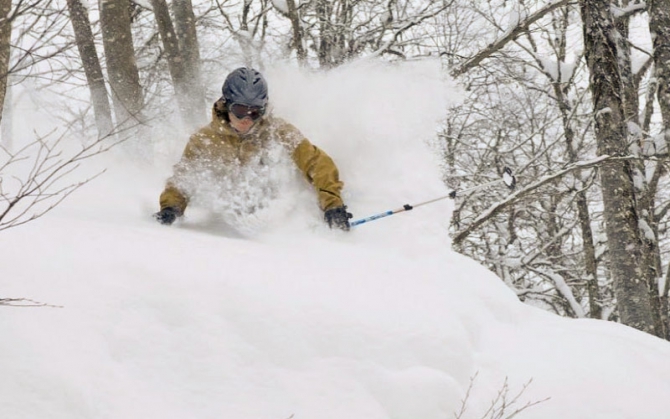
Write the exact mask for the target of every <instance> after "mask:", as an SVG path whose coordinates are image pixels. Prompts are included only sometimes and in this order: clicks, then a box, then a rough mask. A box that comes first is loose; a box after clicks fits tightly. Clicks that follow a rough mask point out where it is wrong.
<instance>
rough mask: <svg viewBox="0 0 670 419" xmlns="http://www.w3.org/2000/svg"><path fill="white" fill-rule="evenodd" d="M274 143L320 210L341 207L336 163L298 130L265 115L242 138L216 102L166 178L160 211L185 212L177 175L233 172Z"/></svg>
mask: <svg viewBox="0 0 670 419" xmlns="http://www.w3.org/2000/svg"><path fill="white" fill-rule="evenodd" d="M276 143H279V144H281V145H282V146H284V147H285V148H286V150H287V151H288V153H289V154H290V156H291V158H292V160H293V162H294V163H295V164H296V166H297V168H298V169H299V170H300V171H301V172H302V173H303V175H304V176H305V178H306V179H307V181H308V182H309V183H310V184H311V185H313V187H314V188H315V189H316V192H317V194H318V201H319V206H320V208H321V209H322V210H324V211H325V210H328V209H330V208H334V207H338V206H341V205H343V203H342V198H341V197H340V193H341V191H342V186H343V184H342V182H341V181H340V179H339V173H338V170H337V167H336V166H335V163H334V162H333V160H332V159H331V158H330V157H329V156H328V155H327V154H326V153H325V152H324V151H322V150H321V149H319V148H318V147H316V146H315V145H313V144H312V143H310V142H309V140H307V139H306V138H305V137H304V136H303V135H302V134H301V133H300V131H299V130H298V129H297V128H295V127H294V126H293V125H291V124H289V123H288V122H286V121H284V120H282V119H280V118H276V117H273V116H272V115H266V116H265V117H263V118H261V120H260V121H258V122H257V123H256V125H255V126H254V127H253V128H252V129H251V131H250V132H249V133H248V134H246V135H243V136H241V135H239V134H238V133H237V132H236V131H235V130H234V129H233V128H232V127H231V126H230V124H229V122H228V117H227V114H226V110H225V105H224V103H223V102H222V101H221V100H219V101H217V102H216V103H215V104H214V107H213V109H212V122H211V123H210V124H209V125H207V126H205V127H204V128H201V129H200V130H199V131H197V132H196V133H195V134H193V135H192V136H191V138H190V139H189V142H188V144H187V145H186V148H185V149H184V153H183V155H182V157H181V160H180V161H179V163H177V164H176V165H175V167H174V175H173V177H172V178H170V179H168V182H167V185H166V187H165V190H164V191H163V193H162V194H161V196H160V207H161V209H163V208H166V207H173V208H176V209H178V210H180V211H181V212H182V213H183V212H184V210H185V209H186V206H187V205H188V202H189V196H188V195H187V194H186V192H184V191H181V190H180V189H179V188H178V187H177V186H176V183H177V182H175V179H176V178H178V177H179V176H183V175H187V174H188V172H189V171H192V170H198V167H202V166H203V165H207V164H211V163H214V164H217V165H220V166H224V167H225V166H228V167H231V168H233V169H232V170H234V167H236V166H240V165H242V166H243V165H245V164H246V163H248V162H249V161H250V160H251V159H252V158H253V157H254V156H256V155H257V154H258V153H260V152H261V151H262V150H263V149H265V148H267V147H269V146H271V145H274V144H276Z"/></svg>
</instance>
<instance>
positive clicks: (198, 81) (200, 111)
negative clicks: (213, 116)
mask: <svg viewBox="0 0 670 419" xmlns="http://www.w3.org/2000/svg"><path fill="white" fill-rule="evenodd" d="M172 12H173V14H174V22H175V34H176V35H177V40H178V42H179V51H180V53H181V56H182V59H183V60H184V70H185V75H184V77H185V83H186V86H185V87H186V91H187V92H188V97H189V99H190V103H189V109H190V116H191V118H190V119H191V121H192V123H193V124H195V125H202V124H204V123H205V122H206V121H207V120H208V119H209V115H208V114H207V105H206V102H205V89H204V87H203V85H202V76H201V73H200V44H199V43H198V34H197V32H196V29H195V24H196V20H195V14H194V13H193V4H192V3H191V0H174V1H173V2H172Z"/></svg>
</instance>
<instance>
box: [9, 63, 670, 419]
mask: <svg viewBox="0 0 670 419" xmlns="http://www.w3.org/2000/svg"><path fill="white" fill-rule="evenodd" d="M266 75H267V78H268V80H269V82H270V87H271V97H272V100H273V102H274V108H275V109H274V112H275V113H277V114H279V115H280V116H283V117H286V118H287V119H289V120H291V121H292V122H293V123H294V124H295V125H296V126H297V127H299V128H300V129H301V130H302V131H303V133H304V134H305V135H307V136H308V137H309V138H310V139H311V140H312V141H313V142H314V143H316V144H318V145H319V146H321V147H322V148H323V149H325V150H326V151H327V152H328V153H329V154H331V155H332V156H333V158H334V159H335V161H336V162H337V163H338V165H339V167H340V169H341V173H342V177H343V179H344V180H345V182H346V185H347V186H346V191H345V198H346V201H347V203H348V205H349V207H350V209H351V210H352V211H353V212H354V213H355V215H356V217H357V218H358V217H362V216H366V215H370V214H373V213H376V212H380V211H383V210H387V209H392V208H395V207H398V206H401V205H402V204H405V203H414V202H418V201H421V200H425V199H430V198H433V197H435V196H439V195H442V194H445V193H447V192H448V191H447V190H446V189H445V187H444V185H443V184H442V182H441V181H440V172H439V169H438V167H437V160H436V158H435V157H434V156H435V153H434V151H431V149H430V147H429V146H428V145H427V143H426V141H427V140H429V139H430V138H432V136H433V133H434V131H435V129H436V126H437V125H436V121H437V120H438V119H439V117H440V115H442V114H443V112H445V110H446V108H447V106H448V104H449V103H454V102H455V101H457V100H458V97H459V92H458V89H457V88H455V87H453V86H451V85H450V84H449V83H448V82H447V81H446V80H444V79H443V77H442V76H441V72H440V71H439V67H438V66H437V65H436V64H435V63H431V62H423V63H413V64H406V65H403V66H396V67H390V68H389V67H383V66H381V65H379V64H375V63H358V64H355V65H351V66H348V67H346V68H341V69H338V70H335V71H333V72H331V73H329V74H320V73H312V74H306V73H303V72H299V71H297V70H295V69H294V68H287V67H282V66H276V68H273V69H272V70H268V71H267V74H266ZM219 82H220V81H213V83H215V84H217V83H219ZM24 116H26V120H28V121H38V120H39V118H35V117H34V115H32V114H28V112H26V114H25V115H24ZM158 140H160V141H158ZM185 140H186V138H185V137H184V136H178V135H173V136H165V137H164V138H160V139H157V142H156V144H157V145H156V147H155V148H156V150H155V155H156V156H158V157H156V158H155V159H153V160H151V161H146V160H145V161H142V160H140V161H138V159H133V158H130V157H128V150H132V146H127V147H122V148H119V149H117V150H116V151H114V152H112V153H108V154H106V155H105V156H102V157H101V158H98V159H95V160H92V161H90V162H89V166H88V167H85V168H82V169H81V171H80V172H79V173H80V174H81V175H82V176H83V175H84V174H86V172H87V171H91V172H94V171H96V170H97V169H99V168H102V167H106V168H107V169H108V171H107V172H106V173H105V174H104V175H102V176H101V177H100V178H98V179H96V180H94V181H93V182H91V183H90V184H88V185H86V186H85V187H84V188H82V189H81V190H79V191H77V192H76V193H75V194H74V195H73V196H71V197H70V198H68V200H66V201H65V202H64V203H63V204H62V205H61V206H59V207H58V208H57V209H56V210H54V211H53V212H51V213H49V214H47V215H46V216H45V217H43V218H41V219H39V220H37V221H34V222H31V223H29V224H26V225H25V226H21V227H17V228H14V229H10V230H7V231H3V232H0V255H2V256H1V260H2V262H1V263H0V298H10V297H12V298H18V297H25V298H32V299H34V300H38V301H42V302H48V303H51V304H55V305H60V306H62V308H49V307H43V308H12V307H2V306H0V333H1V335H2V337H3V344H2V345H0V372H1V373H0V417H1V418H7V419H15V418H16V419H18V418H30V419H35V418H67V419H72V418H239V419H244V418H250V419H251V418H253V419H258V418H273V419H287V418H290V417H292V418H295V419H300V418H309V419H316V418H319V419H326V418H338V419H342V418H355V419H358V418H360V419H364V418H365V419H377V418H379V419H382V418H394V419H401V418H402V419H419V418H421V419H438V418H452V417H454V412H456V411H459V410H460V409H461V400H462V399H463V398H464V397H465V395H466V392H467V389H468V387H469V385H470V382H471V377H473V376H475V375H476V376H477V378H476V379H475V381H474V386H473V388H472V390H471V392H470V397H469V401H468V404H467V410H466V412H465V414H464V415H463V416H462V417H463V418H479V417H481V416H482V414H483V413H484V411H486V409H487V408H488V407H489V405H490V403H491V401H492V400H493V399H494V398H495V397H496V394H497V392H498V391H499V390H500V389H501V387H502V385H503V383H504V382H505V380H506V379H507V382H508V385H509V392H510V393H509V398H512V397H513V396H514V395H516V394H517V393H518V392H520V391H521V390H522V388H523V386H524V384H526V383H528V382H529V380H531V379H532V383H530V385H529V386H528V388H527V389H526V390H525V391H524V392H523V393H522V394H521V396H520V398H519V401H518V402H517V405H515V406H516V407H522V406H523V405H524V404H525V403H528V402H535V401H540V400H544V399H547V398H549V399H548V400H546V401H544V402H542V403H539V404H538V405H536V406H533V407H531V408H529V409H527V410H525V411H524V412H522V413H521V414H519V416H517V417H519V418H543V419H553V418H556V419H558V418H561V419H563V418H590V419H596V418H607V419H613V418H636V419H637V418H650V419H652V418H654V419H656V418H662V417H667V416H668V413H667V410H668V409H667V406H666V403H665V401H664V400H665V397H666V395H667V394H669V393H670V363H668V362H667V360H668V359H670V344H668V342H665V341H661V340H659V339H656V338H654V337H652V336H649V335H646V334H643V333H641V332H638V331H635V330H633V329H630V328H627V327H624V326H621V325H618V324H614V323H606V322H602V321H593V320H570V319H563V318H559V317H556V316H553V315H551V314H549V313H545V312H543V311H540V310H538V309H535V308H532V307H528V306H525V305H523V304H522V303H520V302H518V301H517V299H516V297H515V296H514V294H513V293H512V292H511V291H510V290H509V289H507V288H506V287H505V285H504V284H503V283H502V282H501V281H500V280H499V279H498V278H496V277H495V276H494V275H493V274H492V273H490V272H489V271H488V270H486V269H485V268H483V267H481V266H479V265H477V264H476V263H475V262H474V261H472V260H469V259H467V258H465V257H463V256H461V255H458V254H456V253H453V252H451V251H450V250H449V240H448V237H447V233H446V226H447V224H448V217H449V214H450V211H451V203H450V202H449V201H442V202H440V203H435V204H433V205H430V206H426V207H421V208H417V209H416V210H414V211H412V212H408V213H404V214H398V215H395V216H392V217H388V218H385V219H383V220H378V221H375V222H372V223H370V224H365V225H362V226H359V227H357V228H355V229H354V230H353V231H352V232H350V233H348V234H346V233H342V232H338V231H329V230H328V229H327V228H325V227H324V226H323V223H322V222H321V220H320V214H319V211H318V210H317V209H316V208H315V201H314V199H315V198H314V195H313V194H312V192H311V191H309V190H308V189H307V188H305V185H304V184H301V183H300V182H294V183H291V184H289V185H286V188H287V190H286V191H285V193H284V195H282V196H281V197H279V198H278V202H279V203H280V205H277V206H276V207H274V210H273V211H269V212H268V213H267V214H264V216H263V217H261V219H255V220H251V221H252V222H250V224H248V225H245V226H244V227H245V228H244V229H242V232H241V233H240V232H235V231H233V230H232V229H231V228H230V227H229V226H226V225H224V224H222V223H221V222H220V221H219V220H216V218H215V217H212V214H211V213H210V211H208V210H207V209H203V208H192V209H190V211H189V213H188V217H187V219H186V220H184V221H183V222H181V223H179V224H177V225H174V226H172V227H165V226H161V225H158V224H157V223H156V222H155V221H154V220H152V219H151V217H150V214H151V213H152V212H154V211H156V210H157V208H156V206H157V202H156V201H157V197H158V194H159V193H160V191H161V189H162V186H163V181H164V179H165V178H166V177H167V176H169V173H170V165H171V164H172V163H174V162H175V160H176V159H177V158H178V156H179V153H180V151H181V149H182V148H183V146H184V144H185ZM76 176H77V173H75V174H73V179H75V178H76ZM247 221H249V220H247ZM513 410H514V408H512V410H510V411H509V412H510V413H511V412H512V411H513Z"/></svg>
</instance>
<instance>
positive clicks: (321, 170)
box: [292, 138, 344, 211]
mask: <svg viewBox="0 0 670 419" xmlns="http://www.w3.org/2000/svg"><path fill="white" fill-rule="evenodd" d="M292 157H293V161H294V162H295V164H296V166H298V169H300V171H301V172H302V173H303V174H304V175H305V178H307V180H308V181H309V183H311V184H312V185H313V186H314V188H315V189H316V191H317V194H318V198H319V206H320V207H321V209H322V210H323V211H325V210H328V209H331V208H335V207H339V206H342V205H344V204H343V202H342V198H341V196H340V194H341V192H342V186H343V183H342V182H341V181H340V175H339V172H338V170H337V167H336V166H335V163H334V162H333V159H331V158H330V157H329V156H328V155H327V154H326V153H325V152H324V151H323V150H321V149H320V148H318V147H317V146H315V145H313V144H312V143H310V142H309V140H307V139H305V138H303V139H302V140H301V141H300V142H299V143H298V145H297V146H296V148H295V149H294V150H293V155H292Z"/></svg>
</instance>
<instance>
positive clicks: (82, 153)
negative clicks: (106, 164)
mask: <svg viewBox="0 0 670 419" xmlns="http://www.w3.org/2000/svg"><path fill="white" fill-rule="evenodd" d="M65 138H67V135H66V133H64V134H61V135H60V136H58V137H55V138H54V134H53V133H51V134H49V135H47V136H44V137H38V138H37V139H36V140H35V141H33V142H32V143H30V144H28V145H26V146H25V147H23V148H21V149H20V150H18V151H16V152H10V151H9V150H7V149H4V148H0V153H1V155H2V158H0V231H2V230H6V229H8V228H12V227H17V226H20V225H22V224H25V223H28V222H30V221H33V220H35V219H37V218H39V217H41V216H43V215H44V214H46V213H48V212H49V211H51V210H52V209H53V208H55V207H56V206H57V205H58V204H60V203H61V202H62V201H63V200H64V199H65V198H67V197H68V196H69V195H70V194H71V193H73V192H74V191H75V190H77V189H79V188H80V187H81V186H83V185H85V184H86V183H88V182H89V181H91V180H92V179H94V178H95V177H97V176H98V175H99V174H100V173H99V174H98V175H95V176H92V177H89V178H87V179H85V180H82V181H77V182H71V181H69V180H68V176H69V175H70V174H71V173H72V172H73V171H75V170H76V169H77V168H78V167H79V166H80V164H81V162H82V161H83V160H85V159H89V158H91V157H93V156H96V155H98V154H101V153H104V152H105V151H107V150H109V149H110V148H111V147H113V146H114V145H116V144H118V143H117V142H115V141H113V140H112V138H110V137H109V136H108V137H103V138H100V139H98V140H96V141H92V142H91V143H90V144H88V145H85V146H82V147H80V149H79V150H78V151H76V152H73V153H71V154H69V155H64V152H63V140H64V139H65Z"/></svg>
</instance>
